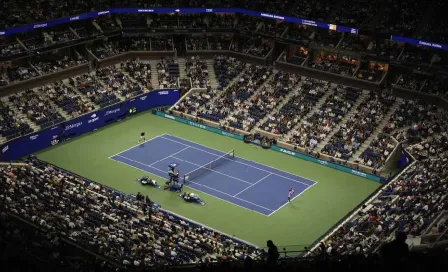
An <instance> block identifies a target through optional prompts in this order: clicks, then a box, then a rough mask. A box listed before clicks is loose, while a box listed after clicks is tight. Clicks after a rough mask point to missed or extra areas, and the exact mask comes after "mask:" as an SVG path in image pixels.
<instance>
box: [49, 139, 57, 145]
mask: <svg viewBox="0 0 448 272" xmlns="http://www.w3.org/2000/svg"><path fill="white" fill-rule="evenodd" d="M50 143H51V145H57V144H58V143H59V140H58V139H53V140H51V142H50Z"/></svg>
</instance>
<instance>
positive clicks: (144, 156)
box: [109, 134, 316, 216]
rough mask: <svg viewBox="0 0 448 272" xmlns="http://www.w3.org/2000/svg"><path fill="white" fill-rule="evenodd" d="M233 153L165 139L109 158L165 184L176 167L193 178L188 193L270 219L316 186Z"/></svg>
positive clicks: (159, 138) (298, 177)
mask: <svg viewBox="0 0 448 272" xmlns="http://www.w3.org/2000/svg"><path fill="white" fill-rule="evenodd" d="M229 151H230V150H229ZM234 152H235V156H233V153H230V152H229V153H226V152H222V151H219V150H216V149H212V148H209V147H206V146H203V145H200V144H197V143H194V142H191V141H188V140H185V139H182V138H178V137H175V136H171V135H168V134H162V135H160V136H157V137H154V138H152V139H150V140H148V141H147V142H145V143H143V144H139V145H137V146H134V147H132V148H129V149H127V150H124V151H122V152H120V153H118V154H115V155H113V156H111V157H109V158H110V159H112V160H114V161H117V162H120V163H124V164H126V165H129V166H131V167H134V168H137V169H140V170H142V171H145V172H148V173H151V174H153V175H156V176H159V177H162V178H164V179H167V178H168V165H170V164H172V163H176V164H177V165H178V166H177V169H178V170H179V172H180V174H181V176H183V175H187V176H189V180H190V181H189V182H188V186H189V187H192V188H194V189H196V190H199V191H201V192H203V193H205V194H208V195H211V196H214V197H217V198H220V199H222V200H224V201H227V202H230V203H232V204H234V205H237V206H239V207H242V208H245V209H248V210H252V211H255V212H258V213H261V214H263V215H266V216H270V215H272V214H273V213H275V212H276V211H278V210H279V209H281V208H282V207H283V206H285V205H287V204H288V203H287V195H288V190H289V189H290V188H291V187H293V188H294V189H295V195H294V198H296V197H298V196H299V195H301V194H302V193H304V192H305V191H306V190H307V189H309V188H310V187H311V186H313V185H314V184H315V183H316V182H315V181H312V180H309V179H306V178H303V177H300V176H297V175H293V174H290V173H287V172H284V171H281V170H279V169H276V168H272V167H270V166H266V165H263V164H259V163H257V162H254V161H250V160H246V159H243V158H240V157H238V150H235V151H234ZM294 198H293V199H294Z"/></svg>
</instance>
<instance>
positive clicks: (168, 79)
mask: <svg viewBox="0 0 448 272" xmlns="http://www.w3.org/2000/svg"><path fill="white" fill-rule="evenodd" d="M157 73H158V78H159V88H161V89H167V88H178V86H179V84H178V79H179V75H180V71H179V64H177V63H176V61H175V60H173V59H167V58H161V59H160V61H159V62H158V63H157Z"/></svg>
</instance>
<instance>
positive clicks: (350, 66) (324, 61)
mask: <svg viewBox="0 0 448 272" xmlns="http://www.w3.org/2000/svg"><path fill="white" fill-rule="evenodd" d="M310 67H311V68H314V69H318V70H322V71H327V72H330V73H334V74H340V75H343V76H348V77H351V76H352V75H353V74H354V73H355V71H356V68H357V63H356V60H354V59H351V58H350V57H342V58H339V59H338V57H337V56H331V55H329V56H326V57H325V58H323V57H322V58H318V59H316V60H313V61H311V64H310Z"/></svg>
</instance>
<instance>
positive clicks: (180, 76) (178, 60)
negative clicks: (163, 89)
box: [177, 58, 188, 79]
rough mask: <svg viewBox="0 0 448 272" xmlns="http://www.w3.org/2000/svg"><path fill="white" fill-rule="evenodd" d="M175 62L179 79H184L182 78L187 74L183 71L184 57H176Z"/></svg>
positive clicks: (184, 67)
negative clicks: (177, 65) (177, 66)
mask: <svg viewBox="0 0 448 272" xmlns="http://www.w3.org/2000/svg"><path fill="white" fill-rule="evenodd" d="M177 63H178V64H179V78H180V79H184V78H188V77H187V74H186V73H185V69H186V66H185V59H184V58H178V59H177Z"/></svg>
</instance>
